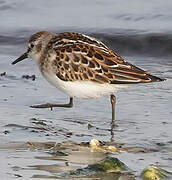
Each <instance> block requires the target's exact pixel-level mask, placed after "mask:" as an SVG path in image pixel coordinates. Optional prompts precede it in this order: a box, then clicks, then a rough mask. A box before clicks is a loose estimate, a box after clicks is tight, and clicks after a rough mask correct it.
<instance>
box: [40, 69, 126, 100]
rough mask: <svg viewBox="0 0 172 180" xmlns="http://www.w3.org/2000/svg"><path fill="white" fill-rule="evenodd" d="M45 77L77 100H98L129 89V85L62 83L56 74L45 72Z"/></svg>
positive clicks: (83, 82) (85, 82) (86, 82)
mask: <svg viewBox="0 0 172 180" xmlns="http://www.w3.org/2000/svg"><path fill="white" fill-rule="evenodd" d="M43 76H44V77H45V78H46V80H47V81H48V82H49V83H51V84H52V85H53V86H55V87H56V88H58V89H59V90H61V91H62V92H64V93H66V94H67V95H69V96H70V97H77V98H98V97H101V96H105V95H109V94H111V93H115V92H117V91H119V90H120V89H124V88H127V87H128V86H127V85H119V84H108V83H106V84H99V83H96V82H92V81H91V82H90V81H74V82H71V81H69V82H68V81H62V80H61V79H59V78H58V77H57V76H56V75H55V74H54V73H47V72H44V73H43Z"/></svg>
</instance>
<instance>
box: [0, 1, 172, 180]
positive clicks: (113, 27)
mask: <svg viewBox="0 0 172 180" xmlns="http://www.w3.org/2000/svg"><path fill="white" fill-rule="evenodd" d="M171 6H172V3H171V1H170V0H167V1H166V2H165V3H164V2H163V1H160V0H158V1H157V0H156V1H155V0H152V1H149V2H148V1H136V0H134V1H132V3H131V1H126V0H125V2H124V1H120V3H119V1H117V0H115V1H114V0H113V1H112V0H108V1H92V2H87V1H82V2H81V1H79V0H76V1H73V2H72V3H70V2H69V1H67V0H64V1H51V2H50V1H48V2H47V1H41V0H38V1H36V2H35V1H26V0H20V1H17V0H14V1H12V2H11V1H10V0H6V1H5V0H4V1H3V0H1V1H0V13H1V16H0V27H1V28H0V74H1V73H3V72H6V74H5V75H3V74H2V75H1V76H0V93H1V96H0V127H1V129H0V147H3V145H4V144H6V145H9V146H6V148H5V149H4V148H1V150H0V159H1V161H0V174H1V177H3V178H2V179H7V180H8V179H12V178H13V177H16V176H17V175H15V174H19V175H21V176H22V177H24V178H25V179H30V178H31V177H32V176H34V175H35V174H40V175H48V176H53V175H52V172H49V173H47V172H46V171H45V170H44V169H42V170H39V173H38V170H35V169H34V170H32V169H29V171H28V170H27V169H28V167H29V166H35V165H41V164H43V165H52V164H54V163H56V162H54V161H53V160H48V161H45V160H42V159H41V158H35V157H36V156H46V152H45V151H44V150H38V151H37V150H34V151H32V150H30V149H28V148H27V147H26V148H24V149H23V148H21V147H18V146H17V147H15V146H13V145H12V147H13V148H10V147H11V146H10V144H11V143H12V142H17V143H19V144H22V143H26V142H43V143H46V142H62V141H74V142H82V141H90V140H91V139H92V138H96V139H99V140H102V141H106V142H107V141H110V140H111V132H110V129H111V126H110V121H111V109H110V102H109V97H103V98H100V99H93V100H78V99H75V101H74V107H73V108H72V109H63V108H54V109H53V111H50V110H49V109H31V108H29V106H30V105H33V104H39V103H45V102H54V103H57V102H62V103H64V102H68V97H67V96H65V95H64V94H62V93H61V92H59V91H58V90H57V89H55V88H54V87H52V86H51V85H49V84H48V82H46V81H45V80H44V79H43V78H42V76H41V75H40V73H39V71H38V68H37V67H36V66H35V64H34V62H33V61H31V60H29V59H28V60H26V61H23V62H22V63H19V64H17V65H16V66H12V65H11V62H12V61H13V60H15V59H16V58H17V57H18V56H19V55H21V54H22V53H23V52H24V50H25V48H26V41H27V39H28V37H29V36H30V35H31V34H32V33H33V32H36V31H39V30H49V31H53V32H61V31H77V32H84V33H86V34H88V35H92V36H95V37H97V38H99V39H100V40H102V41H104V42H106V43H107V44H109V46H110V47H112V48H113V49H115V50H117V52H118V53H119V54H120V55H121V56H122V57H123V58H125V59H126V60H127V61H129V62H131V63H133V64H135V65H137V66H139V67H141V68H143V69H145V70H147V71H149V72H151V73H152V74H154V75H157V76H160V77H163V78H166V79H167V81H165V82H161V83H151V84H141V85H135V86H131V87H130V88H129V89H126V90H125V91H121V92H119V93H117V94H116V96H117V105H116V123H117V127H116V128H115V130H114V141H115V142H121V143H125V144H126V145H127V146H134V147H135V146H139V147H144V148H148V149H155V150H156V152H152V153H137V154H136V153H122V154H118V155H115V156H117V157H118V158H119V159H120V160H121V161H123V162H124V163H125V164H127V165H128V166H129V167H130V168H131V169H132V170H134V171H136V174H139V173H140V172H141V170H143V168H144V167H146V166H147V165H149V164H153V163H155V164H159V165H161V166H162V167H165V168H166V169H168V170H171V171H172V165H171V164H172V163H171V162H172V159H171V153H172V141H171V139H172V133H171V127H172V122H171V115H172V109H171V107H172V96H171V94H172V70H171V66H172V61H171V56H172V51H171V50H172V49H171V47H172V34H171V29H172V25H171V19H172V14H171ZM23 75H36V79H35V81H33V80H32V79H25V78H22V76H23ZM88 124H91V125H92V126H93V127H92V128H90V129H88ZM19 125H20V126H19ZM27 126H29V127H30V128H28V127H27ZM38 127H39V128H38ZM57 163H59V164H60V163H61V161H58V162H57ZM76 166H77V164H76ZM14 167H17V168H14ZM62 169H63V168H62Z"/></svg>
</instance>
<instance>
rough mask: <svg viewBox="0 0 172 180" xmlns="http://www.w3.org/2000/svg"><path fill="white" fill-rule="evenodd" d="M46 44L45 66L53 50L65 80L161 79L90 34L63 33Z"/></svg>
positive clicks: (57, 70) (56, 68)
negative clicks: (119, 54)
mask: <svg viewBox="0 0 172 180" xmlns="http://www.w3.org/2000/svg"><path fill="white" fill-rule="evenodd" d="M47 47H48V48H47V51H48V52H47V58H45V60H44V62H43V63H44V66H43V67H42V68H44V67H45V66H46V64H47V63H50V62H48V61H47V59H48V58H49V56H48V54H49V53H52V50H54V51H55V53H56V58H54V59H53V60H52V61H51V63H52V65H53V66H54V69H53V71H54V73H55V74H56V76H57V77H58V78H60V79H61V80H63V81H88V80H89V81H94V82H97V83H109V84H125V83H140V82H151V81H160V80H161V79H160V78H157V77H155V76H152V75H150V74H148V73H147V72H145V71H144V70H142V69H140V68H138V67H136V66H134V65H132V64H130V63H128V62H126V61H125V60H124V59H122V58H121V57H120V56H118V55H117V54H116V52H114V51H113V50H111V49H110V48H108V47H107V46H106V45H104V44H103V43H102V42H100V41H98V40H96V39H95V38H92V37H89V36H85V35H82V34H78V33H69V32H65V33H60V34H58V35H57V36H55V37H54V38H52V39H51V41H50V42H49V43H48V45H47ZM50 66H51V65H50Z"/></svg>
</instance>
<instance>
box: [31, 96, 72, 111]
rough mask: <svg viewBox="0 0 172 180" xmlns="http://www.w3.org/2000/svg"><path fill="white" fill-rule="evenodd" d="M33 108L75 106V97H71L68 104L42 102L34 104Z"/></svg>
mask: <svg viewBox="0 0 172 180" xmlns="http://www.w3.org/2000/svg"><path fill="white" fill-rule="evenodd" d="M30 107H31V108H51V110H52V108H53V107H65V108H71V107H73V98H72V97H70V101H69V103H68V104H49V103H47V104H40V105H33V106H30Z"/></svg>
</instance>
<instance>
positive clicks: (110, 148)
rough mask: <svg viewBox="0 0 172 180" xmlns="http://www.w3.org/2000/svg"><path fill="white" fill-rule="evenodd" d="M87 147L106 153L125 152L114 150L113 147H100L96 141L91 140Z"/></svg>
mask: <svg viewBox="0 0 172 180" xmlns="http://www.w3.org/2000/svg"><path fill="white" fill-rule="evenodd" d="M89 145H90V147H91V148H92V149H93V150H103V151H106V152H125V151H123V150H120V149H118V148H116V147H115V146H108V145H101V144H100V142H99V141H98V140H97V139H92V140H91V141H90V143H89Z"/></svg>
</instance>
